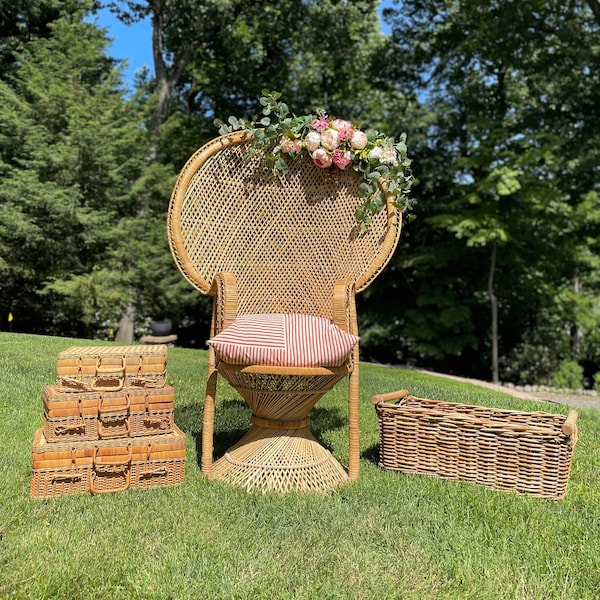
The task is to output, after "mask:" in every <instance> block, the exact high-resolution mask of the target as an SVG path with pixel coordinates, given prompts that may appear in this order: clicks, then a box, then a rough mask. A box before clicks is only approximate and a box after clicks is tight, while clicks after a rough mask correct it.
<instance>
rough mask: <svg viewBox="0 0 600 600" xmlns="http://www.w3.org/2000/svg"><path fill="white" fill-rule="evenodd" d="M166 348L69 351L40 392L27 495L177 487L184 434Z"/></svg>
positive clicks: (181, 471)
mask: <svg viewBox="0 0 600 600" xmlns="http://www.w3.org/2000/svg"><path fill="white" fill-rule="evenodd" d="M166 379H167V347H166V346H164V345H154V346H107V347H104V346H89V347H88V346H83V347H79V346H74V347H72V348H69V349H68V350H65V351H64V352H61V353H60V354H59V355H58V361H57V381H56V385H47V386H45V387H44V389H43V402H44V416H43V427H42V428H40V429H38V430H37V432H36V434H35V438H34V441H33V448H32V461H33V475H32V478H31V490H30V493H31V496H32V497H34V498H46V497H51V496H59V495H62V494H74V493H81V492H92V493H94V494H100V493H105V492H119V491H124V490H126V489H128V488H130V487H131V488H155V487H160V486H166V485H173V484H178V483H181V482H182V481H183V478H184V470H185V435H184V434H183V432H182V431H181V430H180V429H179V428H178V427H177V426H176V425H175V422H174V419H173V414H174V408H175V397H174V391H173V388H172V387H171V386H170V385H167V383H166Z"/></svg>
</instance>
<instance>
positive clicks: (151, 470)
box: [30, 425, 186, 498]
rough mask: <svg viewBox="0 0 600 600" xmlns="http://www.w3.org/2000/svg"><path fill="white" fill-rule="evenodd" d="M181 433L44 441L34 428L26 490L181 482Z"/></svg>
mask: <svg viewBox="0 0 600 600" xmlns="http://www.w3.org/2000/svg"><path fill="white" fill-rule="evenodd" d="M185 455H186V449H185V434H184V433H183V432H182V431H181V430H180V429H179V428H178V427H177V426H176V425H175V426H174V428H173V431H172V432H171V433H167V434H165V435H150V436H145V437H137V438H114V439H105V440H98V441H96V442H95V443H90V442H89V441H63V442H52V443H51V442H48V440H47V439H46V437H45V436H44V432H43V430H42V429H38V430H37V431H36V433H35V437H34V441H33V446H32V451H31V457H32V462H33V474H32V477H31V484H30V495H31V497H33V498H49V497H53V496H61V495H63V494H77V493H83V492H91V493H93V494H102V493H107V492H122V491H124V490H126V489H128V488H130V487H131V488H136V489H139V488H141V489H148V488H155V487H163V486H168V485H175V484H178V483H182V482H183V480H184V476H185Z"/></svg>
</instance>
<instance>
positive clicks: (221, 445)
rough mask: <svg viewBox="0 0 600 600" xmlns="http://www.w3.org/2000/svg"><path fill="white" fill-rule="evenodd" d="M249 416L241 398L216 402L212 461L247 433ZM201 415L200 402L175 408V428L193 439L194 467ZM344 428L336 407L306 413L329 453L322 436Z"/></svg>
mask: <svg viewBox="0 0 600 600" xmlns="http://www.w3.org/2000/svg"><path fill="white" fill-rule="evenodd" d="M250 414H251V413H250V410H249V408H248V406H247V405H246V403H245V401H244V400H243V399H242V398H227V399H224V400H223V401H222V402H221V403H219V405H218V406H217V408H216V410H215V429H214V432H215V433H214V438H213V455H214V458H215V460H216V459H218V458H220V457H221V456H223V455H224V454H225V452H226V451H227V450H228V449H229V448H231V446H233V445H234V444H235V443H237V442H238V441H239V440H240V439H241V438H242V437H243V436H244V434H245V433H246V432H247V431H248V429H249V428H250ZM202 415H203V404H202V403H201V402H194V403H193V404H191V405H186V406H177V407H176V408H175V422H176V423H177V426H178V427H179V428H180V429H181V430H183V431H184V432H185V433H186V435H188V436H191V437H192V438H193V439H194V442H195V444H196V462H197V463H198V465H200V464H201V462H202ZM345 426H346V419H345V417H344V416H343V415H342V413H341V411H340V410H339V409H337V408H320V407H315V408H313V410H312V411H311V413H310V430H311V432H312V433H313V435H314V436H315V437H316V438H317V440H318V441H319V443H321V444H322V445H323V447H325V448H327V449H328V450H329V451H331V450H332V448H331V445H330V444H329V443H327V442H326V441H325V440H323V436H324V434H325V433H326V432H328V431H333V430H336V429H341V428H343V427H345Z"/></svg>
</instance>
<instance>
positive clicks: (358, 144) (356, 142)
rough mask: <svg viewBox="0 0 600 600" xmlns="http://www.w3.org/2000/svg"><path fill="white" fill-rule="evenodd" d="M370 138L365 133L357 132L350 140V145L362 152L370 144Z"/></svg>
mask: <svg viewBox="0 0 600 600" xmlns="http://www.w3.org/2000/svg"><path fill="white" fill-rule="evenodd" d="M368 141H369V138H367V134H366V133H364V131H355V132H354V133H353V134H352V137H351V138H350V145H351V146H352V147H353V148H354V149H355V150H362V149H363V148H364V147H365V146H366V145H367V143H368Z"/></svg>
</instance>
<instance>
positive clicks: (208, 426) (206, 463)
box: [201, 348, 218, 476]
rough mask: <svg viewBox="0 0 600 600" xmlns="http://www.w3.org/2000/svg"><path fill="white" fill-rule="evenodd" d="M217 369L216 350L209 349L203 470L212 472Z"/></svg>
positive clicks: (203, 418)
mask: <svg viewBox="0 0 600 600" xmlns="http://www.w3.org/2000/svg"><path fill="white" fill-rule="evenodd" d="M217 375H218V372H217V369H216V368H215V354H214V350H212V348H211V349H209V355H208V376H207V380H206V396H205V398H204V413H203V415H202V461H201V463H202V472H203V473H204V474H205V475H209V476H210V474H211V473H212V465H213V438H214V430H215V397H216V394H217Z"/></svg>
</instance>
